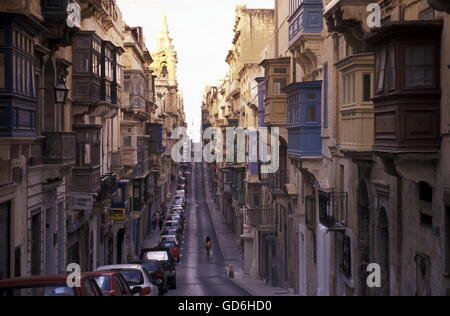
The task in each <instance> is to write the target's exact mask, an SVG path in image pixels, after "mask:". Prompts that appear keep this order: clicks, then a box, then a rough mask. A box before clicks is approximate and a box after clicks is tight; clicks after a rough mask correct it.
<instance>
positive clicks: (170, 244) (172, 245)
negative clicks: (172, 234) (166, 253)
mask: <svg viewBox="0 0 450 316" xmlns="http://www.w3.org/2000/svg"><path fill="white" fill-rule="evenodd" d="M160 246H161V247H162V248H176V247H177V245H176V244H175V243H174V242H162V243H161V244H160Z"/></svg>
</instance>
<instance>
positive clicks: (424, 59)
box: [405, 45, 434, 87]
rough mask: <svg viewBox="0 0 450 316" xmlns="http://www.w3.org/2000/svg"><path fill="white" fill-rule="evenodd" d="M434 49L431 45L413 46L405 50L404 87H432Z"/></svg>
mask: <svg viewBox="0 0 450 316" xmlns="http://www.w3.org/2000/svg"><path fill="white" fill-rule="evenodd" d="M433 55H434V49H433V46H431V45H415V46H410V47H407V48H406V49H405V85H406V87H417V86H431V85H433V77H434V71H433V64H434V57H433Z"/></svg>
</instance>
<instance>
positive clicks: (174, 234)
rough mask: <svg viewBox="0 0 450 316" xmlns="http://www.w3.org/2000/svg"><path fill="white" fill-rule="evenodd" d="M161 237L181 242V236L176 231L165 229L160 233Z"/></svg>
mask: <svg viewBox="0 0 450 316" xmlns="http://www.w3.org/2000/svg"><path fill="white" fill-rule="evenodd" d="M161 236H175V237H177V239H178V240H181V237H182V236H181V234H180V233H179V232H178V230H177V229H166V230H164V231H163V232H162V233H161Z"/></svg>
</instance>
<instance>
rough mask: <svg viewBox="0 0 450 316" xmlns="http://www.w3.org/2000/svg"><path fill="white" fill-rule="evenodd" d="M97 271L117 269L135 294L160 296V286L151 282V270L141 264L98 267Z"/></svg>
mask: <svg viewBox="0 0 450 316" xmlns="http://www.w3.org/2000/svg"><path fill="white" fill-rule="evenodd" d="M97 271H115V272H119V273H120V274H122V276H123V277H124V279H125V281H127V283H128V286H129V287H130V289H131V292H132V293H133V294H135V296H158V294H159V290H158V287H157V286H156V285H155V284H153V283H152V282H151V277H150V274H149V272H148V271H147V270H146V269H145V268H144V267H143V266H141V265H140V264H119V265H110V266H102V267H98V268H97Z"/></svg>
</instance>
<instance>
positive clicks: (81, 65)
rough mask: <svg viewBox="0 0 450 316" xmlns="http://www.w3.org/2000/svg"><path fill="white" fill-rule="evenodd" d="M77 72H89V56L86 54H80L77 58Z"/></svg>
mask: <svg viewBox="0 0 450 316" xmlns="http://www.w3.org/2000/svg"><path fill="white" fill-rule="evenodd" d="M75 71H76V72H78V73H87V72H89V55H88V54H86V53H78V54H77V55H76V56H75Z"/></svg>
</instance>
